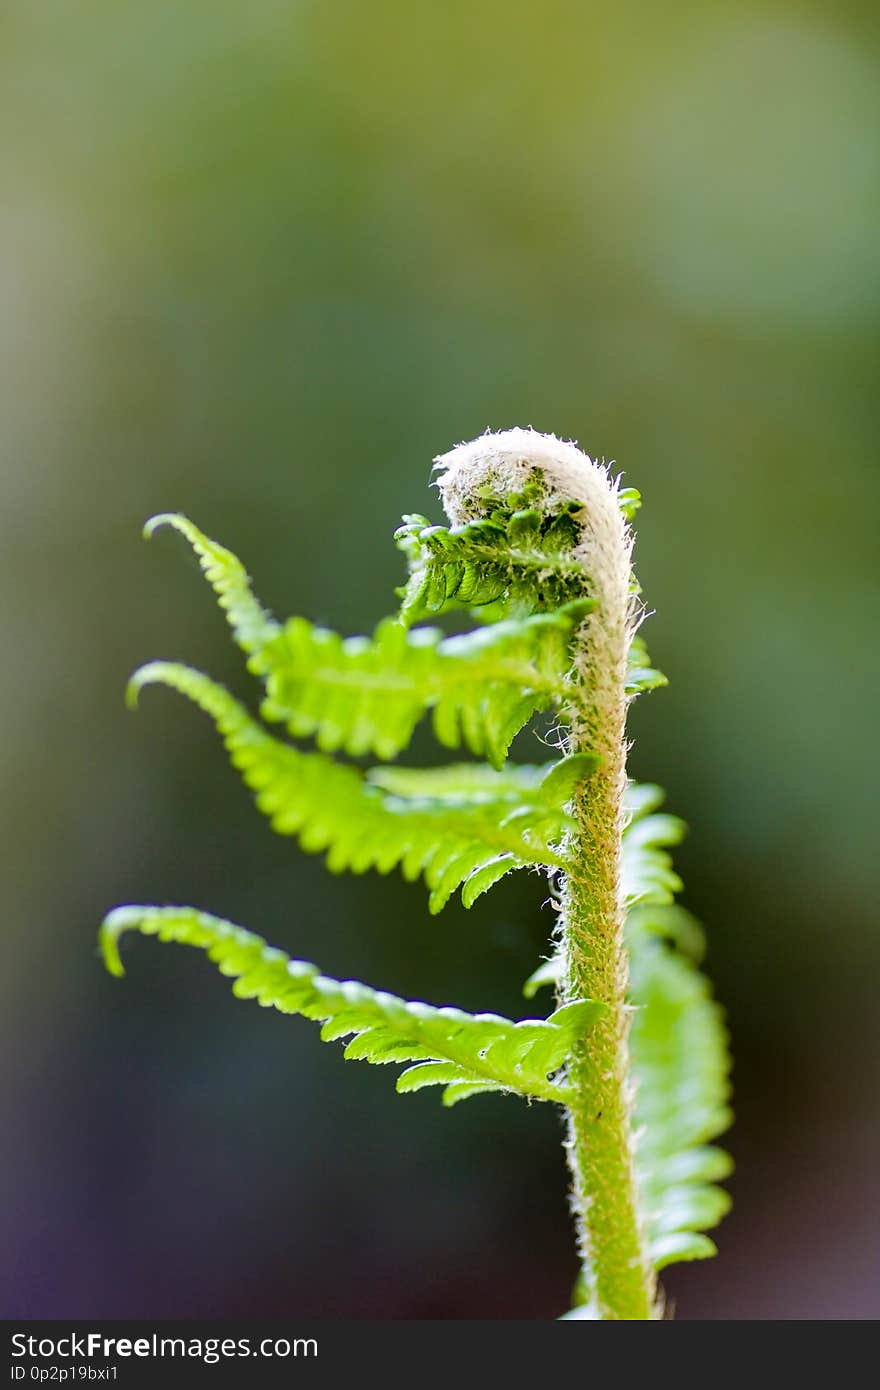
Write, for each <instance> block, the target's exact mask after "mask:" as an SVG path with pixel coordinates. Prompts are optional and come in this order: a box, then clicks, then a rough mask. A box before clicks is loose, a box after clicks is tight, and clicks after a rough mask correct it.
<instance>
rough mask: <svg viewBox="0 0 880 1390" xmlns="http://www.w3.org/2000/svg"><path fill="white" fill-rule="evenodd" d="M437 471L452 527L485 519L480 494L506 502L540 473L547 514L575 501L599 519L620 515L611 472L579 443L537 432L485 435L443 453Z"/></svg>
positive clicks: (436, 463) (510, 431) (521, 431)
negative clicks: (485, 490)
mask: <svg viewBox="0 0 880 1390" xmlns="http://www.w3.org/2000/svg"><path fill="white" fill-rule="evenodd" d="M434 467H435V469H437V470H438V471H439V477H438V479H437V486H438V487H439V489H440V494H441V496H442V498H443V505H444V507H445V509H446V514H447V516H448V517H449V520H450V521H451V522H452V523H453V525H461V524H462V523H463V522H466V521H472V520H473V519H474V518H475V517H477V516H478V515H479V514H480V511H481V505H480V496H479V490H480V489H482V488H483V487H486V486H490V487H492V488H493V489H495V490H496V491H497V494H498V495H500V496H502V497H503V496H504V495H505V494H506V493H508V492H521V491H522V489H523V487H524V485H525V483H526V481H527V480H528V478H529V476H530V475H531V474H532V473H533V471H534V470H535V469H538V470H539V471H540V473H541V476H542V478H543V481H544V484H545V486H546V488H547V495H546V506H547V509H548V510H553V508H554V506H555V505H557V504H558V503H560V502H571V501H576V502H580V503H582V504H583V506H584V507H586V509H587V511H588V512H592V513H593V514H594V515H595V513H596V511H597V510H598V511H599V512H605V511H606V510H612V509H613V510H614V511H616V510H617V497H616V494H617V482H616V480H612V478H611V476H610V474H609V472H608V469H607V467H606V466H605V465H604V464H602V463H595V462H594V461H593V459H591V458H590V457H589V456H588V455H587V454H585V453H584V452H583V451H582V450H581V449H579V448H578V447H577V445H576V444H571V443H568V442H567V441H566V440H563V439H557V438H556V436H555V435H553V434H539V432H538V431H537V430H531V429H528V430H526V429H512V430H502V431H500V432H499V433H498V434H491V433H486V434H482V435H480V436H479V438H478V439H473V440H471V442H470V443H469V444H459V445H458V447H457V448H455V449H450V450H449V452H448V453H446V454H440V455H439V457H438V458H436V459H435V461H434ZM609 504H610V505H609Z"/></svg>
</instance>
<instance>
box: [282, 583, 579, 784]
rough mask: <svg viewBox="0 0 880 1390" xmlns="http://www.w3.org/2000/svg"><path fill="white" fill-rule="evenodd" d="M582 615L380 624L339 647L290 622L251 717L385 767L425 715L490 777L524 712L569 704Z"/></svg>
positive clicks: (573, 610)
mask: <svg viewBox="0 0 880 1390" xmlns="http://www.w3.org/2000/svg"><path fill="white" fill-rule="evenodd" d="M590 607H591V604H590V603H589V601H588V600H576V601H574V602H571V603H569V604H568V605H566V606H565V607H563V608H561V609H560V610H559V611H558V612H555V613H542V614H537V615H535V616H532V617H528V618H525V619H521V620H519V621H515V620H514V621H509V622H506V623H499V624H497V625H496V626H494V627H492V628H483V629H478V630H477V631H476V632H471V633H466V634H464V635H462V636H457V637H446V638H444V637H443V634H442V633H441V632H439V631H438V630H436V629H432V628H420V629H418V630H416V631H414V632H410V631H407V629H406V628H405V627H402V626H401V624H400V623H399V622H397V621H395V620H394V619H387V620H386V621H385V622H383V623H382V624H380V626H379V627H378V628H377V629H376V632H375V635H374V636H373V638H372V639H370V638H366V637H350V638H347V639H343V638H342V637H340V636H339V635H338V634H337V633H335V632H331V631H328V630H326V629H324V628H318V627H314V626H313V625H312V624H311V623H309V622H307V621H306V620H305V618H292V619H291V620H290V621H289V622H288V623H287V624H286V625H285V627H284V630H283V634H281V635H280V636H279V637H278V639H277V640H276V641H274V642H273V643H272V644H271V646H270V647H268V648H267V649H266V651H265V654H264V674H265V680H266V700H265V701H264V703H263V706H262V711H261V712H262V714H263V717H264V718H265V719H267V720H270V721H273V722H279V723H284V724H286V725H287V728H288V729H289V731H290V732H291V733H292V734H293V735H294V736H295V737H298V738H301V737H308V736H311V735H315V736H316V738H317V743H318V747H319V748H321V749H323V750H324V751H325V752H328V753H330V752H336V751H337V750H342V751H344V752H346V753H350V754H352V755H354V756H360V755H361V754H364V753H370V752H375V753H376V754H378V756H379V757H380V758H383V759H387V758H393V757H395V756H396V755H397V754H398V753H399V752H400V751H401V749H403V748H405V747H406V746H407V744H408V743H409V741H410V739H411V738H412V734H413V730H414V729H415V727H416V724H417V723H418V722H419V720H420V719H421V718H422V716H423V715H424V714H425V712H426V711H427V710H432V711H433V723H434V732H435V734H436V736H437V738H438V739H439V741H440V743H442V744H443V745H444V746H445V747H447V748H459V747H461V746H462V745H464V746H466V747H467V748H469V749H470V750H471V752H473V753H476V754H477V755H479V756H485V757H487V758H488V759H489V761H490V762H491V763H492V764H493V765H494V766H496V767H500V766H501V764H502V763H503V762H504V759H505V757H506V756H507V751H508V749H509V747H510V744H511V742H512V740H513V738H514V737H515V735H516V734H518V733H519V731H520V729H521V728H522V727H523V726H524V725H525V724H526V723H527V721H528V720H529V719H530V718H531V717H532V715H533V714H535V713H538V712H539V711H542V710H545V709H547V708H549V707H550V706H551V705H554V704H555V705H559V704H561V703H564V702H565V701H567V700H570V699H571V698H572V687H571V684H570V683H569V682H567V681H566V674H567V672H568V670H569V668H570V665H571V659H570V654H569V646H570V641H571V637H572V634H573V633H574V631H575V630H576V628H577V626H578V624H579V623H580V622H581V621H582V619H583V617H584V616H585V614H586V613H587V612H588V611H589V610H590Z"/></svg>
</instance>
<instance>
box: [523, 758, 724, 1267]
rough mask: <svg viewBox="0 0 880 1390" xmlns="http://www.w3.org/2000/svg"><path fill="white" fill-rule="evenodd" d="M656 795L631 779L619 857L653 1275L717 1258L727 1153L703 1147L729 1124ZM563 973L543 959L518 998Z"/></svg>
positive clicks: (666, 824) (695, 932)
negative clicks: (712, 1234) (714, 1234)
mask: <svg viewBox="0 0 880 1390" xmlns="http://www.w3.org/2000/svg"><path fill="white" fill-rule="evenodd" d="M662 799H663V793H662V791H661V790H660V788H659V787H654V786H637V785H635V784H631V785H630V786H629V788H628V789H627V796H626V807H627V811H628V814H629V816H630V823H629V825H628V826H627V828H626V830H625V831H624V840H623V857H622V865H623V878H624V892H625V894H626V895H627V901H628V902H629V904H630V908H629V912H628V914H627V923H626V942H627V947H628V950H629V957H630V990H629V999H630V1003H631V1005H632V1006H633V1013H632V1025H631V1030H630V1035H629V1054H630V1061H631V1067H632V1073H633V1079H634V1081H635V1088H636V1101H635V1114H634V1120H635V1131H636V1171H637V1175H638V1183H639V1195H640V1203H641V1206H642V1214H643V1219H644V1221H645V1224H646V1228H647V1234H648V1254H649V1257H650V1259H651V1262H652V1264H653V1266H654V1268H655V1269H656V1270H660V1269H662V1268H664V1267H665V1266H666V1265H668V1264H673V1263H676V1262H678V1261H681V1260H696V1259H704V1258H706V1257H707V1256H710V1255H713V1254H714V1253H715V1246H714V1244H713V1242H712V1241H711V1240H710V1239H709V1237H708V1236H706V1235H704V1234H703V1232H704V1231H706V1230H709V1229H711V1228H712V1227H713V1226H716V1225H717V1224H718V1222H719V1221H720V1220H721V1218H722V1217H723V1216H724V1215H725V1214H726V1212H727V1211H728V1210H729V1207H730V1198H729V1196H728V1194H727V1193H726V1192H725V1191H723V1189H721V1188H719V1187H717V1186H715V1184H716V1183H718V1182H720V1181H722V1180H723V1179H724V1178H726V1177H728V1176H729V1174H730V1172H731V1171H732V1163H731V1161H730V1159H729V1157H728V1155H727V1154H726V1153H724V1151H723V1150H721V1149H718V1148H716V1147H715V1146H714V1145H712V1144H711V1141H712V1140H713V1139H716V1138H717V1137H718V1135H720V1134H722V1133H723V1132H724V1131H725V1130H726V1129H727V1128H728V1126H729V1125H730V1121H731V1115H730V1111H729V1109H728V1105H727V1101H728V1096H729V1085H728V1074H729V1069H730V1062H729V1058H728V1051H727V1035H726V1031H725V1029H724V1025H723V1018H722V1013H721V1010H720V1008H719V1006H718V1005H717V1004H716V1003H715V1002H714V1000H713V999H712V997H711V988H710V985H709V982H708V980H707V979H706V977H705V976H704V975H703V974H702V973H701V972H700V970H699V969H698V966H699V962H700V960H701V959H702V955H703V936H702V931H701V928H700V926H699V924H698V923H697V922H696V921H695V919H694V918H693V917H692V916H691V914H690V913H689V912H686V911H685V909H684V908H682V907H680V906H679V905H678V904H677V903H674V902H673V894H674V893H675V892H676V891H677V890H678V888H679V887H680V886H681V884H680V880H679V879H678V877H677V875H675V874H674V873H673V871H672V869H671V859H670V856H669V855H668V854H667V853H666V852H665V850H664V849H662V848H661V846H666V845H669V844H675V843H677V842H678V840H679V839H680V838H681V835H682V833H683V829H684V827H683V825H682V823H681V822H680V821H678V820H677V819H676V818H675V817H674V816H665V815H657V814H656V808H657V806H659V804H660V803H661V801H662ZM562 976H563V961H562V959H561V957H560V956H558V955H557V956H554V957H553V958H552V959H550V960H547V961H544V962H542V964H541V965H540V966H539V967H538V969H537V970H536V971H535V972H534V973H533V974H532V975H531V976H530V977H529V979H528V980H527V981H526V982H525V985H524V986H523V993H524V995H525V996H526V998H529V999H530V998H533V997H534V995H535V994H536V993H537V992H538V990H539V989H541V988H542V987H543V986H545V985H558V984H559V982H560V980H561V979H562Z"/></svg>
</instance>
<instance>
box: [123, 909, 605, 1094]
mask: <svg viewBox="0 0 880 1390" xmlns="http://www.w3.org/2000/svg"><path fill="white" fill-rule="evenodd" d="M125 931H139V932H141V933H142V934H144V935H146V936H158V937H159V939H160V940H162V941H175V942H178V943H180V944H181V945H185V946H196V947H198V948H200V949H201V950H204V951H205V952H207V955H208V957H209V958H210V959H211V960H212V961H213V962H214V963H215V965H217V966H218V967H219V969H220V971H221V972H222V973H223V974H224V975H228V976H231V977H233V978H234V980H235V984H234V985H233V992H234V993H235V994H236V995H237V996H238V997H239V998H241V999H256V1000H257V1001H258V1002H259V1003H260V1004H262V1005H263V1006H265V1007H271V1008H275V1009H278V1010H280V1012H281V1013H288V1014H301V1015H302V1016H303V1017H305V1018H310V1019H315V1020H317V1021H318V1022H321V1023H323V1027H322V1029H321V1037H322V1038H323V1039H324V1041H325V1042H330V1041H333V1040H335V1039H338V1038H345V1037H350V1038H351V1041H350V1042H349V1043H348V1045H347V1046H346V1049H345V1056H346V1057H347V1058H351V1059H357V1060H361V1061H366V1062H376V1063H380V1064H384V1063H389V1062H410V1063H414V1064H415V1065H413V1066H410V1067H409V1068H408V1069H407V1070H406V1071H404V1072H403V1073H402V1075H401V1076H400V1077H399V1078H398V1082H397V1089H398V1091H401V1092H407V1091H417V1090H420V1089H421V1088H422V1087H424V1086H443V1087H444V1092H443V1100H444V1103H445V1104H447V1105H454V1104H455V1103H456V1102H457V1101H458V1100H463V1099H465V1098H466V1096H469V1095H477V1094H483V1093H485V1092H488V1091H504V1092H508V1093H513V1094H515V1095H521V1096H525V1097H528V1098H530V1099H534V1100H551V1101H557V1102H559V1103H561V1104H564V1103H565V1101H566V1096H567V1093H566V1089H565V1083H564V1080H562V1079H560V1078H559V1077H558V1075H557V1074H558V1073H559V1071H560V1069H561V1068H562V1066H563V1064H564V1062H565V1058H566V1056H567V1055H568V1052H569V1051H570V1049H571V1045H572V1041H573V1039H574V1037H575V1036H579V1037H582V1036H583V1034H584V1033H585V1032H586V1031H587V1030H588V1029H589V1028H590V1027H591V1026H592V1024H593V1023H594V1022H595V1020H596V1019H597V1018H598V1017H599V1015H600V1014H601V1012H602V1005H601V1004H597V1003H595V1002H593V1001H592V1000H582V1001H579V1002H577V1003H572V1004H567V1005H565V1006H564V1007H563V1008H561V1009H557V1010H556V1012H555V1013H554V1014H551V1016H550V1017H549V1018H548V1019H526V1020H524V1021H523V1022H521V1023H514V1022H512V1021H511V1020H510V1019H507V1018H501V1017H499V1016H498V1015H497V1014H468V1013H464V1012H463V1011H462V1010H461V1009H453V1008H444V1009H438V1008H434V1007H432V1006H431V1005H429V1004H422V1003H418V1002H406V1001H404V1000H403V999H398V998H397V997H396V995H393V994H386V993H384V992H381V991H377V990H374V989H370V988H369V986H368V985H363V984H359V983H357V982H356V981H354V980H346V981H339V980H332V979H329V978H328V977H327V976H326V975H322V974H321V973H320V971H319V970H318V967H317V966H315V965H311V964H310V963H309V962H308V961H300V960H291V959H290V958H289V957H288V956H286V955H285V954H284V952H283V951H278V950H275V949H274V948H273V947H270V946H268V945H267V944H266V942H265V941H264V940H263V939H262V937H259V936H256V935H255V934H254V933H253V932H249V931H245V929H244V928H243V927H237V926H234V925H233V924H232V923H231V922H225V921H223V920H222V919H221V918H218V917H212V916H210V915H209V914H208V913H205V912H198V911H197V910H196V909H194V908H186V907H164V908H159V907H133V906H132V907H121V908H117V909H116V910H115V911H114V912H111V913H110V915H109V916H108V917H107V918H106V919H105V921H104V923H103V925H102V927H101V936H100V941H101V949H102V952H103V955H104V961H105V963H106V966H107V969H108V970H109V971H110V973H111V974H113V975H122V974H123V973H124V972H123V966H122V961H121V959H120V955H119V938H120V936H121V935H122V933H123V932H125Z"/></svg>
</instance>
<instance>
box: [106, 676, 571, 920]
mask: <svg viewBox="0 0 880 1390" xmlns="http://www.w3.org/2000/svg"><path fill="white" fill-rule="evenodd" d="M151 684H162V685H167V686H170V687H171V688H172V689H174V690H177V691H179V692H180V693H181V694H183V695H186V696H187V697H188V698H189V699H190V700H192V701H193V702H194V703H195V704H196V705H198V706H199V708H200V709H202V710H204V712H205V713H206V714H208V715H210V717H211V718H212V719H213V720H214V723H215V724H216V726H217V729H218V731H219V732H220V734H221V735H222V737H223V739H224V742H225V744H226V748H227V750H228V752H229V754H230V757H231V760H232V763H233V765H234V766H235V767H236V768H238V770H239V772H240V773H241V775H242V777H243V779H244V781H245V783H246V784H247V786H249V787H250V788H251V790H252V791H254V792H255V793H256V801H257V806H258V807H259V809H260V810H261V811H262V812H263V813H264V815H266V816H268V817H269V819H270V821H271V824H272V826H273V829H275V830H276V831H278V833H279V834H282V835H296V836H297V837H298V840H299V843H300V845H301V847H302V848H303V849H304V850H307V851H309V852H310V853H320V852H326V855H327V866H328V868H329V869H331V870H332V871H333V872H334V873H341V872H343V871H344V870H346V869H349V870H351V871H352V872H354V873H364V872H366V870H367V869H372V868H374V869H377V870H378V871H379V872H380V873H388V872H390V870H391V869H393V868H395V867H396V866H398V865H399V866H400V868H401V871H402V873H403V875H404V877H405V878H407V879H416V878H418V877H419V875H420V874H423V875H424V878H425V881H426V883H427V885H428V887H429V888H430V890H431V895H430V899H429V906H430V910H431V911H432V912H439V911H440V909H441V908H442V907H443V906H444V905H445V904H446V902H447V901H448V900H449V897H450V896H451V894H452V893H454V892H455V890H456V889H457V888H459V887H460V886H461V885H464V890H463V895H462V896H463V901H464V902H465V905H466V906H470V905H471V903H472V902H473V901H474V900H475V899H476V898H477V897H478V896H479V895H480V893H482V892H484V891H485V890H486V889H487V888H488V887H490V886H491V884H492V883H494V882H496V881H497V880H498V879H499V878H501V877H503V875H504V874H506V873H509V872H510V871H511V870H513V869H520V868H525V867H527V866H529V865H534V866H542V867H545V868H560V867H562V866H563V864H564V862H565V861H564V858H563V855H562V851H561V849H560V848H559V843H560V841H561V840H562V838H563V836H564V834H565V831H566V830H567V829H569V828H570V826H571V822H570V820H569V818H568V817H567V815H566V814H565V812H564V810H562V809H561V803H560V804H558V805H555V806H554V805H552V804H550V803H549V802H548V801H547V800H546V799H545V798H544V797H542V795H541V794H540V786H539V788H538V789H537V794H536V795H535V796H533V797H532V798H531V800H529V798H528V796H527V795H526V793H525V791H524V794H523V796H522V797H521V798H520V800H519V801H518V802H516V803H514V804H510V803H509V802H507V801H501V802H499V801H491V800H489V801H482V802H471V803H470V804H467V805H460V806H450V804H449V803H448V802H447V801H444V799H443V798H440V797H434V798H431V797H420V798H413V799H411V800H410V799H407V798H405V797H401V796H392V795H390V794H388V793H386V792H385V791H383V789H382V788H381V786H379V785H376V784H375V780H374V781H370V780H368V777H367V776H366V775H365V774H364V773H363V772H361V770H360V769H359V768H355V767H347V766H344V765H342V764H340V763H337V762H334V761H333V759H332V758H330V757H327V756H326V755H325V754H323V753H303V752H300V750H299V749H296V748H292V747H290V745H288V744H285V743H282V742H280V741H279V740H278V739H276V738H273V737H272V735H271V734H269V733H268V732H267V731H266V730H265V729H263V728H262V727H261V726H260V724H258V723H257V721H256V720H255V719H253V718H252V716H251V715H250V714H249V713H248V711H247V710H246V709H245V708H244V706H243V705H241V704H240V703H239V702H238V700H236V699H235V698H234V697H233V696H232V695H230V694H229V692H228V691H227V690H225V689H224V688H223V687H222V686H221V685H218V684H217V683H216V682H214V681H212V680H210V679H209V678H208V677H207V676H205V675H203V674H202V673H201V672H200V671H194V670H192V669H191V668H190V667H188V666H182V665H179V664H176V663H174V662H151V663H150V664H149V665H147V666H144V667H142V668H141V670H140V671H138V672H136V674H135V675H134V677H133V678H132V681H131V683H130V686H129V698H130V700H131V701H132V702H134V701H135V700H136V699H137V695H138V692H139V691H140V690H141V689H142V687H143V686H145V685H151ZM586 762H587V764H589V759H587V760H586ZM583 770H584V768H583V766H582V768H581V775H582V774H583ZM559 775H560V774H558V773H557V776H559ZM561 775H563V777H564V776H571V775H573V772H572V771H570V770H566V771H565V772H564V773H563V774H561ZM372 776H373V778H374V779H375V776H376V774H375V773H374V774H372Z"/></svg>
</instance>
